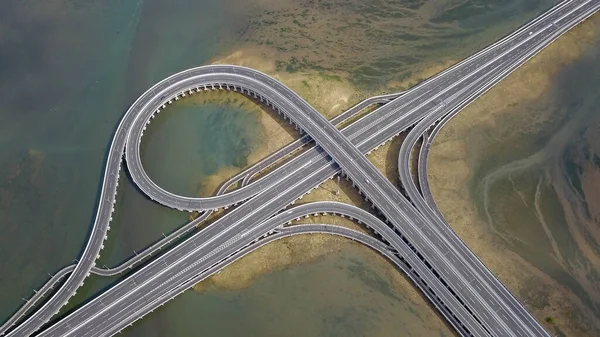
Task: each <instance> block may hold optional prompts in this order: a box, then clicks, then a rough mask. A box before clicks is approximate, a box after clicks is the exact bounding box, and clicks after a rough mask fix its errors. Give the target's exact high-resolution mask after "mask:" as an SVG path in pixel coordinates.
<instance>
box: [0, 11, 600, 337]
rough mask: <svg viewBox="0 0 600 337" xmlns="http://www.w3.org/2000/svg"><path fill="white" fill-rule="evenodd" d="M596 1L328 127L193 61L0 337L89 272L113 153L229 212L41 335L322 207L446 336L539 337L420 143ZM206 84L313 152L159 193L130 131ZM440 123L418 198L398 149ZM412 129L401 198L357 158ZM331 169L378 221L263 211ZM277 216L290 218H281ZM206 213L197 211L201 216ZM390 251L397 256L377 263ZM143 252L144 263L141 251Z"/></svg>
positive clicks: (294, 101)
mask: <svg viewBox="0 0 600 337" xmlns="http://www.w3.org/2000/svg"><path fill="white" fill-rule="evenodd" d="M599 7H600V2H599V1H597V0H593V1H590V0H589V1H564V2H561V3H560V4H558V5H557V6H555V7H554V8H553V9H551V10H549V11H548V12H546V13H544V14H543V15H541V16H539V17H538V18H536V19H535V20H533V21H532V22H530V23H529V24H527V25H525V26H524V27H522V28H521V29H519V30H517V31H516V32H514V33H513V34H511V35H509V36H507V37H506V38H504V39H502V40H500V41H498V42H497V43H495V44H494V45H492V46H490V47H488V48H486V49H484V50H483V51H481V52H479V53H477V54H475V55H473V56H472V57H470V58H468V59H466V60H465V61H463V62H461V63H459V64H457V65H455V66H453V67H451V68H449V69H448V70H446V71H444V72H442V73H440V74H438V75H436V76H435V77H433V78H431V79H430V80H428V81H426V82H424V83H422V84H420V85H418V86H416V87H414V88H412V89H411V90H409V91H407V92H405V93H403V94H402V95H391V96H384V97H383V98H382V97H379V98H376V99H374V100H373V102H374V103H385V102H387V101H389V103H385V104H384V105H383V106H381V107H380V108H378V109H377V110H375V111H373V112H371V113H369V114H368V115H366V116H365V117H362V118H361V119H359V120H358V121H356V122H354V123H352V124H351V125H349V126H347V127H345V128H343V129H342V130H341V131H340V130H338V129H337V128H336V127H335V125H334V124H333V123H332V122H330V121H327V120H325V119H324V118H323V117H322V115H321V114H319V113H318V112H317V111H316V110H315V109H314V108H312V107H311V106H310V105H309V104H308V103H307V102H306V101H304V100H303V99H302V98H300V97H299V96H297V95H296V94H295V93H294V92H292V91H291V90H290V89H289V88H287V87H285V86H284V85H283V84H281V83H280V82H278V81H276V80H275V79H273V78H271V77H269V76H267V75H265V74H262V73H260V72H257V71H255V70H252V69H248V68H243V67H236V66H207V67H199V68H194V69H191V70H187V71H184V72H181V73H178V74H175V75H173V76H171V77H169V78H167V79H165V80H163V81H161V82H159V83H158V84H157V85H155V86H154V87H152V88H151V89H149V90H148V91H147V92H146V93H144V94H143V95H142V96H140V98H139V99H138V100H137V101H136V102H135V103H134V104H133V105H132V107H131V108H130V109H129V110H128V112H127V113H126V114H125V116H124V117H123V119H122V121H121V123H120V124H119V127H118V129H117V131H116V133H115V136H114V138H113V142H112V145H111V148H110V151H109V154H108V159H107V166H106V170H105V175H104V184H103V188H102V196H101V198H100V204H99V205H98V213H97V217H96V222H95V224H94V228H93V230H92V233H91V235H90V239H89V240H88V243H87V245H86V248H85V250H84V253H83V254H82V257H81V258H80V259H79V262H78V263H77V265H76V266H75V267H69V268H72V270H69V271H66V272H64V275H66V274H67V273H68V272H70V274H69V277H68V278H67V280H66V281H65V283H64V284H63V286H62V287H60V288H59V289H58V290H57V291H56V293H55V294H54V295H53V296H52V297H50V298H49V299H48V300H47V301H46V302H45V303H44V304H43V305H42V306H41V307H40V308H38V309H37V310H36V311H35V312H33V313H32V314H31V315H30V316H29V317H28V318H27V319H25V320H24V321H23V322H21V323H20V324H19V325H17V326H15V327H11V326H9V325H6V324H5V325H4V326H3V327H2V328H3V329H4V330H0V332H6V330H8V329H9V328H11V329H12V330H10V331H9V332H8V335H9V336H29V335H31V334H33V333H34V332H36V331H37V330H38V329H39V328H40V327H41V326H42V325H43V324H44V323H45V322H47V321H48V320H49V319H50V318H51V317H52V316H53V315H54V313H56V312H57V311H58V310H59V309H60V307H61V306H62V305H64V303H66V300H67V299H68V298H69V297H70V296H72V295H73V294H74V292H75V291H76V289H77V288H78V287H79V286H80V285H81V283H82V282H83V280H84V279H85V277H86V276H87V275H89V273H90V272H92V271H98V269H93V268H94V263H95V260H96V258H97V257H98V254H99V252H100V250H101V248H102V243H103V241H104V239H105V237H106V232H107V230H108V228H109V223H110V217H111V214H112V211H113V207H114V200H115V194H116V186H117V184H118V176H119V168H120V165H121V159H122V157H123V155H125V158H126V161H127V167H128V170H129V172H130V173H131V176H132V179H133V181H134V182H135V183H136V184H137V185H138V187H139V188H140V189H141V190H142V191H143V192H144V193H146V195H147V196H148V197H149V198H151V199H152V200H155V201H157V202H159V203H161V204H163V205H165V206H168V207H172V208H176V209H180V210H187V211H192V210H214V209H219V208H225V207H229V206H232V205H238V206H237V207H235V209H233V210H231V211H230V212H229V213H228V214H227V215H226V216H224V217H222V218H220V219H219V220H217V221H215V222H214V223H213V224H211V225H210V226H208V227H207V228H206V229H204V230H202V231H200V232H198V233H196V234H193V235H192V236H191V237H189V238H188V239H186V240H185V241H183V242H181V243H180V244H178V245H177V246H175V247H173V248H172V249H171V250H169V251H168V252H167V253H164V254H163V255H161V256H159V257H157V258H154V260H152V261H151V262H149V263H147V264H146V265H145V266H144V267H142V268H141V269H139V270H136V271H135V272H133V273H131V274H130V275H128V276H127V277H126V278H125V279H124V280H123V281H122V282H120V283H119V284H117V285H116V286H115V287H113V288H111V289H109V290H107V291H106V292H104V293H103V294H101V295H99V296H98V297H97V298H95V299H93V300H92V301H90V302H89V303H87V304H85V305H84V306H82V307H81V308H79V309H77V310H76V311H74V312H73V313H70V314H69V315H67V316H66V317H64V318H63V319H61V320H60V321H58V322H56V323H54V324H52V325H51V326H50V327H48V328H47V329H45V330H43V331H42V332H41V333H40V334H39V335H41V336H68V335H73V336H80V335H86V336H105V335H111V334H114V333H116V332H118V331H120V330H121V329H122V328H124V327H125V326H127V324H129V323H130V322H132V321H135V320H137V319H139V318H141V317H143V315H144V314H146V313H147V312H149V311H151V310H153V309H154V308H155V307H156V306H159V305H161V304H164V303H165V302H166V301H168V300H170V299H171V298H172V297H174V296H175V295H176V294H178V293H179V292H181V291H183V290H185V289H188V288H189V287H190V286H191V285H193V283H195V282H196V281H197V280H200V279H202V278H204V277H206V276H207V275H210V272H211V271H217V270H219V269H220V268H222V267H223V266H224V265H226V264H227V263H230V261H231V260H232V259H233V258H236V257H239V256H242V255H240V254H241V253H242V252H245V251H250V250H252V249H255V247H258V246H260V245H262V244H265V242H267V241H268V240H269V238H271V237H277V236H282V235H284V234H282V233H286V234H287V235H290V234H292V233H294V230H293V229H291V228H294V227H287V228H286V229H282V228H280V229H278V227H280V226H281V224H282V223H285V222H287V221H289V220H291V219H295V218H297V217H300V216H303V215H307V214H314V213H323V212H328V213H336V214H340V215H344V216H351V217H352V218H354V219H359V220H360V221H361V222H363V223H365V224H367V225H368V226H369V227H370V228H372V229H373V230H375V231H376V232H377V233H378V234H379V235H381V237H382V239H383V240H384V241H385V242H386V243H387V244H386V247H387V250H385V253H383V252H382V249H381V247H380V246H376V245H374V244H371V243H369V242H366V241H365V239H364V238H362V237H359V236H356V235H353V234H351V235H346V236H347V237H350V238H352V239H354V240H357V241H359V242H361V243H364V244H368V245H369V246H371V247H372V248H373V249H376V250H378V251H380V252H382V254H383V255H384V256H387V257H388V258H391V259H392V261H393V262H394V263H396V265H398V266H399V268H400V269H401V270H403V271H404V273H405V274H407V276H408V277H409V278H410V279H411V280H413V282H414V284H415V285H416V286H417V287H419V289H421V291H422V292H423V294H424V295H425V296H426V297H427V298H429V299H430V300H431V302H432V304H433V305H434V306H435V307H436V308H438V310H439V311H440V314H441V315H443V316H444V317H446V319H447V320H448V322H449V324H451V325H452V326H453V327H454V328H455V329H456V330H457V332H458V333H459V334H461V335H465V336H469V335H473V336H490V335H491V336H549V335H548V333H547V332H546V331H545V330H544V329H543V327H542V326H541V325H540V324H539V323H538V322H537V321H536V320H535V319H534V318H533V317H532V316H531V315H530V314H529V313H528V312H527V311H526V309H525V308H524V307H523V305H522V304H521V303H519V302H518V301H517V300H516V299H515V298H514V297H513V296H512V294H511V293H510V292H509V291H508V290H507V289H506V288H505V287H504V286H503V285H502V284H501V283H500V282H499V281H498V280H497V279H496V278H495V277H494V275H493V274H492V273H491V272H490V271H489V270H487V268H485V266H484V265H483V264H482V263H481V262H480V261H479V260H478V259H477V257H476V256H475V255H474V254H473V253H472V252H471V251H470V250H469V249H468V247H466V246H465V245H464V243H463V242H462V241H461V240H460V238H458V237H457V236H456V235H455V234H454V233H453V232H452V230H451V229H450V228H449V226H448V225H447V224H446V223H445V222H444V220H443V218H442V217H441V216H440V214H439V212H438V211H437V209H436V208H435V204H434V202H433V199H432V198H431V196H430V193H428V192H427V191H428V187H427V181H426V169H424V168H425V165H426V160H425V159H426V155H427V151H428V149H429V146H430V144H431V142H432V139H433V136H435V134H436V133H437V130H439V127H441V125H443V123H445V122H446V121H447V120H448V119H449V118H451V116H453V115H454V114H455V113H457V112H458V111H459V110H460V109H461V108H462V107H464V106H465V105H467V104H469V103H470V102H472V101H473V100H474V99H476V98H477V97H479V96H480V95H481V94H482V93H483V92H485V91H486V90H488V89H489V88H490V87H492V86H493V85H494V84H496V83H497V82H498V81H500V80H501V79H502V78H504V77H505V76H507V75H508V74H509V73H510V72H512V71H513V70H514V69H516V68H517V67H518V66H520V65H521V64H522V63H524V62H525V61H526V60H527V59H529V58H530V57H532V56H533V55H535V54H536V53H537V52H539V50H541V49H542V48H544V47H545V46H547V45H548V44H549V43H550V42H552V41H553V40H554V39H556V38H557V37H558V36H560V35H561V34H562V33H564V32H565V31H567V30H568V29H569V28H571V27H573V26H574V25H576V24H577V23H579V22H581V21H582V20H583V19H585V18H587V17H589V16H590V15H591V14H593V13H595V12H596V11H597V10H598V8H599ZM213 88H222V89H229V90H235V91H240V92H244V93H245V94H248V95H252V96H254V97H257V99H260V100H261V101H265V102H266V104H267V105H269V106H272V107H274V109H275V110H277V111H278V112H279V113H281V114H282V115H284V116H285V117H286V118H289V119H290V121H292V122H293V123H294V124H295V125H297V126H298V127H299V128H300V129H301V130H302V131H303V132H305V133H307V134H308V136H309V137H310V139H312V140H313V141H314V142H315V143H316V144H318V146H314V145H313V143H312V142H308V138H304V140H303V141H299V142H297V143H296V144H295V145H293V146H289V147H286V148H285V149H282V150H281V151H278V152H277V153H276V154H275V155H274V156H272V157H270V159H267V160H266V161H264V162H261V163H262V164H260V165H257V166H255V167H253V168H251V169H249V170H247V171H245V173H243V174H240V175H237V176H236V177H235V178H236V179H237V180H236V181H239V180H240V179H242V181H243V182H244V184H243V187H241V188H239V189H237V190H234V191H229V192H226V193H224V192H225V191H226V188H223V189H221V191H220V192H221V194H220V195H218V196H215V197H209V198H188V197H184V196H177V195H174V194H172V193H170V192H168V191H165V190H163V189H162V188H160V187H159V186H158V185H156V184H155V183H154V182H153V181H152V180H151V179H150V178H149V177H148V175H147V174H146V173H145V171H144V169H143V166H142V163H141V159H140V154H139V144H140V142H141V138H142V135H143V131H144V129H145V127H146V125H147V124H148V123H149V122H150V120H151V119H152V118H153V117H154V116H155V115H156V114H157V113H158V112H159V111H160V110H161V109H163V108H164V107H165V106H166V105H167V104H169V102H172V101H173V100H175V99H181V97H184V96H186V95H190V94H193V93H196V92H200V91H203V90H208V89H213ZM367 104H371V103H365V106H366V105H367ZM356 110H358V108H356ZM356 112H357V111H353V112H352V114H353V113H356ZM348 115H350V114H348ZM442 119H443V120H442ZM341 120H342V119H340V120H339V121H341ZM440 120H442V122H440V123H439V124H438V125H437V127H436V128H435V129H434V131H433V133H432V135H431V136H430V137H425V142H424V146H421V152H420V154H419V172H418V174H419V184H420V187H421V190H422V191H423V192H424V193H423V195H421V192H419V190H418V189H417V187H416V185H415V183H414V182H413V181H412V177H411V172H410V168H409V166H408V163H409V160H410V155H411V152H412V150H413V147H414V146H415V144H416V141H417V140H418V139H419V138H420V137H422V135H427V133H428V131H429V129H430V128H431V127H432V126H433V125H435V124H436V123H437V122H439V121H440ZM336 124H337V123H336ZM411 126H412V127H413V128H412V130H411V131H410V132H409V134H408V137H407V140H406V141H405V142H404V144H403V146H402V148H401V150H400V154H399V165H398V166H399V176H400V178H401V181H402V185H403V189H404V191H405V193H406V196H404V195H402V194H401V193H400V191H399V190H398V189H397V188H396V187H395V186H393V185H392V184H391V183H390V182H389V181H388V180H387V179H386V178H385V177H384V176H383V175H382V174H381V173H380V172H379V171H378V170H377V169H376V168H375V167H374V166H373V165H372V164H371V163H370V162H369V161H368V160H367V159H366V157H365V156H364V154H367V153H369V152H370V151H372V150H373V149H376V148H377V147H378V146H379V145H381V144H383V143H385V142H386V141H388V140H390V139H391V138H392V137H394V136H395V135H397V134H399V133H400V132H402V131H405V130H407V129H408V128H410V127H411ZM308 136H307V137H308ZM303 144H304V147H307V146H309V147H310V148H309V149H306V150H305V151H304V152H303V153H301V154H299V155H298V156H296V157H294V158H293V159H291V160H289V161H288V162H287V163H284V164H282V165H280V166H279V167H277V168H276V169H274V170H273V171H271V172H269V173H268V174H266V175H264V176H262V177H261V178H260V179H257V180H254V181H251V179H252V177H253V176H254V175H255V174H257V173H258V172H260V171H261V170H263V169H264V168H265V167H267V166H269V165H272V164H274V163H275V162H276V161H277V160H280V159H282V158H283V157H285V156H287V155H288V154H289V153H290V151H292V150H298V149H299V148H300V147H302V146H303ZM261 165H262V166H261ZM340 170H341V171H342V174H343V175H344V176H347V177H348V178H350V179H351V180H352V182H353V184H355V185H356V186H357V187H358V188H359V190H360V191H361V193H362V194H363V195H364V196H365V198H367V200H369V201H370V202H372V203H373V206H374V207H375V208H376V209H377V210H378V211H379V212H380V213H381V216H382V218H384V219H386V222H382V221H381V220H379V219H378V218H376V217H373V218H369V217H367V216H364V215H360V214H356V213H355V212H356V211H353V210H351V209H352V207H348V206H343V205H341V204H335V203H318V204H316V205H311V206H305V205H303V206H299V207H294V208H291V209H290V210H288V211H283V212H281V213H279V214H278V215H276V216H275V217H274V215H275V214H277V213H278V212H280V210H282V209H284V208H286V207H287V206H288V205H290V204H291V203H293V202H294V201H295V200H297V199H298V198H301V197H302V195H304V194H305V193H308V192H310V190H311V189H312V188H314V187H315V186H318V185H319V184H320V183H321V182H323V181H324V180H326V179H328V178H331V177H333V176H334V175H335V174H337V173H338V172H340ZM232 181H233V180H232ZM406 197H408V199H407V198H406ZM302 207H306V208H308V210H305V211H306V212H308V213H307V214H301V215H299V214H300V213H296V212H301V211H302V210H303V208H302ZM311 207H314V209H311ZM296 209H298V210H296ZM288 212H291V213H289V216H293V218H291V219H288V218H286V213H288ZM209 213H210V212H206V213H204V215H203V217H205V216H206V214H209ZM367 214H368V213H367ZM188 228H193V226H189V227H188ZM298 228H299V229H298V232H302V231H303V230H302V229H301V228H307V227H298ZM332 228H334V227H331V226H322V227H321V230H318V229H315V228H312V229H310V230H308V229H307V231H308V232H310V231H313V232H315V231H321V232H324V233H329V234H336V235H341V234H339V233H338V232H335V230H334V229H332ZM286 231H287V232H286ZM265 234H267V236H266V237H264V236H265ZM259 239H260V240H259ZM388 245H389V246H388ZM390 252H392V253H393V255H394V256H395V257H396V258H394V257H390V256H389V253H390ZM142 255H143V256H142V257H145V254H142ZM140 259H141V258H140ZM394 259H396V260H398V261H399V262H397V261H396V260H394ZM126 267H128V266H127V265H126V266H125V268H126ZM125 268H123V270H125ZM123 270H120V271H123ZM18 318H19V317H16V319H14V321H17V320H18ZM11 325H12V324H11Z"/></svg>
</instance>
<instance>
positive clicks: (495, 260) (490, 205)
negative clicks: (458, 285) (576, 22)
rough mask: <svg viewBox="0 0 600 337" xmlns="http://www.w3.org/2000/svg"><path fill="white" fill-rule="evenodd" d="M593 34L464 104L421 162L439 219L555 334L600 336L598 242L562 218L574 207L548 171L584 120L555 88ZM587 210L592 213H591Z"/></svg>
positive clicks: (557, 47) (588, 174)
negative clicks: (426, 159) (426, 170)
mask: <svg viewBox="0 0 600 337" xmlns="http://www.w3.org/2000/svg"><path fill="white" fill-rule="evenodd" d="M598 27H600V16H598V15H596V16H594V17H593V18H592V19H590V20H588V21H586V22H584V23H583V24H581V25H580V26H578V27H576V28H575V29H573V30H572V31H570V32H569V33H567V34H565V35H564V36H563V37H561V38H560V39H558V40H557V41H556V42H555V43H553V44H552V45H550V46H549V47H548V48H547V49H546V50H544V51H543V52H542V53H540V54H539V55H538V56H536V57H535V58H534V59H532V60H531V61H529V62H528V63H526V64H525V65H524V66H523V67H521V68H520V69H519V70H517V71H516V72H515V73H513V74H512V75H510V76H509V77H508V78H507V79H505V80H503V81H502V82H501V83H500V84H499V85H498V86H496V87H494V88H493V89H492V90H490V91H489V92H488V93H486V94H485V95H484V96H483V97H481V98H480V99H478V100H477V101H476V102H475V103H473V104H472V105H470V106H469V107H467V108H466V109H465V110H464V111H462V112H461V113H460V114H459V115H457V116H456V117H455V118H453V119H452V120H451V121H450V122H449V123H448V124H447V125H446V126H445V127H444V128H443V129H442V131H441V132H440V134H439V135H438V137H437V138H436V140H435V143H434V146H433V147H432V149H431V153H430V157H429V170H430V171H429V179H430V185H431V189H432V193H433V195H434V198H435V200H436V202H437V203H438V206H439V208H440V210H441V211H442V213H443V214H444V216H445V218H446V220H447V221H448V222H449V224H450V225H451V226H452V228H453V229H454V230H455V231H456V232H457V234H458V235H459V236H460V237H461V238H462V239H463V240H464V241H465V242H466V243H467V245H469V247H470V248H471V249H472V250H473V251H474V252H475V253H476V254H477V255H478V256H479V257H480V258H481V259H482V260H483V261H484V263H485V264H486V265H487V266H488V267H489V268H490V269H491V270H492V271H493V272H494V274H496V275H497V276H498V277H499V278H500V279H501V280H502V282H503V283H504V284H505V285H506V286H507V287H508V288H509V289H510V290H511V291H512V292H513V293H514V294H515V295H516V296H517V297H518V298H519V299H520V300H521V301H523V302H524V303H525V304H526V305H527V307H528V308H529V309H530V310H531V311H532V313H533V314H534V315H535V316H536V318H537V319H538V320H540V321H542V322H543V323H544V325H545V326H546V327H547V329H548V330H549V331H551V332H553V333H556V334H557V335H559V336H597V335H598V333H599V331H600V330H599V329H600V321H599V320H598V311H597V309H595V308H597V303H598V302H597V301H598V299H599V298H600V297H599V296H598V294H599V292H598V283H597V280H596V281H595V279H596V277H595V276H593V275H595V273H597V271H594V270H595V269H594V268H597V267H593V266H594V265H595V266H598V264H597V263H598V252H597V251H596V252H590V251H593V250H594V248H592V247H593V246H596V247H597V245H598V242H599V241H598V236H592V238H590V237H587V238H585V239H584V238H583V236H586V235H587V233H596V232H597V230H596V229H593V227H594V226H591V225H586V221H585V220H584V221H582V219H583V218H582V217H581V216H577V215H576V214H569V210H572V209H574V208H575V209H576V208H577V207H573V206H572V201H570V200H574V199H573V198H571V197H570V196H569V194H568V193H566V191H565V189H564V187H565V186H567V185H569V183H568V182H567V183H565V182H561V181H560V180H561V179H564V174H562V173H558V172H562V171H561V170H558V171H557V168H559V167H560V165H561V164H560V162H561V161H562V159H561V158H560V156H561V153H563V152H564V150H565V148H566V147H567V146H568V144H569V139H571V138H572V137H573V136H574V135H577V133H578V132H580V131H579V130H581V127H582V125H585V124H586V123H588V122H587V121H588V119H587V118H588V117H589V113H587V112H584V113H583V114H582V113H579V112H577V111H578V107H577V104H575V105H573V106H571V107H568V108H564V107H561V104H562V103H561V102H560V101H557V98H556V97H557V94H558V93H560V92H561V90H568V89H565V88H563V87H561V86H560V84H557V83H562V82H560V81H563V79H562V78H563V77H565V74H564V71H567V70H565V69H569V68H568V67H569V66H571V65H574V64H576V62H578V61H580V60H582V61H581V62H583V61H585V59H586V55H587V54H586V53H588V52H589V49H590V46H593V45H594V43H595V42H594V41H596V39H597V34H598ZM590 62H592V63H593V61H590ZM592 63H589V64H590V66H591V64H592ZM581 80H584V79H581ZM557 85H558V87H557ZM566 85H567V86H568V84H566ZM591 85H595V84H593V83H592V84H591ZM557 88H558V89H557ZM596 94H597V93H596ZM588 95H592V96H593V95H594V94H593V93H590V94H588ZM583 104H587V103H585V102H583V101H582V102H581V103H580V105H583ZM563 105H564V104H563ZM592 113H593V111H592ZM586 114H587V115H586ZM592 130H593V131H596V132H597V130H598V129H597V128H592ZM591 133H592V131H588V132H587V134H588V135H589V134H591ZM584 134H585V133H584ZM589 138H591V137H590V136H588V139H589ZM594 138H595V141H596V142H597V137H594ZM587 143H588V144H589V143H593V141H592V140H589V141H588V142H587ZM596 144H597V143H596ZM592 153H594V152H592ZM557 156H558V157H557ZM588 157H589V151H588ZM588 159H589V158H588ZM586 163H587V164H584V165H582V166H584V167H585V169H583V170H581V172H580V176H581V177H582V178H583V179H585V181H587V182H588V184H585V185H584V186H589V188H587V189H586V191H584V193H582V198H585V200H587V204H593V203H594V202H597V201H598V199H596V198H597V193H596V192H591V191H592V190H597V189H596V188H597V187H596V186H598V185H594V184H595V183H596V184H597V180H596V177H597V175H598V173H597V169H596V168H594V164H593V163H591V164H590V161H589V160H588V161H587V162H586ZM561 177H563V178H561ZM567 190H568V189H567ZM588 198H589V199H588ZM596 205H597V204H596ZM590 209H592V212H597V207H596V206H592V207H590ZM595 214H597V213H595ZM592 219H593V217H592ZM596 219H597V218H596ZM596 221H597V220H596ZM592 222H593V220H592ZM596 226H597V223H596ZM594 303H596V304H594Z"/></svg>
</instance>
